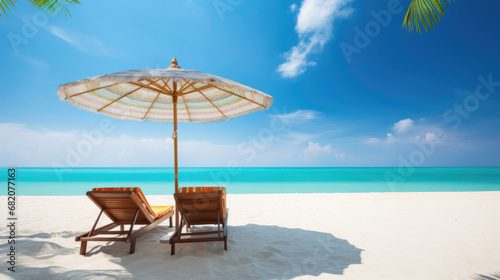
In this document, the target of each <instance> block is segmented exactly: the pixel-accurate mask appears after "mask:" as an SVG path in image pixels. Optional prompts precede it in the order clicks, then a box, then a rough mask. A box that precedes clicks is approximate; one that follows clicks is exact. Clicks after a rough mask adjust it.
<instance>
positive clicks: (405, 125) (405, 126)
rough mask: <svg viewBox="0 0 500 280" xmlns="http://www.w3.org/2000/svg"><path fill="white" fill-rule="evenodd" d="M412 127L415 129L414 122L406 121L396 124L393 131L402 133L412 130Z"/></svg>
mask: <svg viewBox="0 0 500 280" xmlns="http://www.w3.org/2000/svg"><path fill="white" fill-rule="evenodd" d="M412 127H413V121H412V120H411V119H404V120H400V121H399V122H397V123H395V124H394V127H393V129H394V131H395V132H396V133H402V132H405V131H408V130H410V129H411V128H412Z"/></svg>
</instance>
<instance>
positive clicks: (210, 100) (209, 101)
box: [193, 87, 227, 119]
mask: <svg viewBox="0 0 500 280" xmlns="http://www.w3.org/2000/svg"><path fill="white" fill-rule="evenodd" d="M193 88H194V89H196V88H195V87H193ZM196 91H197V92H199V93H200V94H201V95H202V96H203V97H205V99H206V100H208V102H210V104H212V106H214V107H215V109H217V111H219V113H221V114H222V115H223V116H224V118H226V119H227V117H226V115H224V113H222V111H221V110H220V109H219V107H217V106H215V104H214V103H213V102H212V100H210V99H208V97H206V96H205V94H203V92H201V91H199V90H196Z"/></svg>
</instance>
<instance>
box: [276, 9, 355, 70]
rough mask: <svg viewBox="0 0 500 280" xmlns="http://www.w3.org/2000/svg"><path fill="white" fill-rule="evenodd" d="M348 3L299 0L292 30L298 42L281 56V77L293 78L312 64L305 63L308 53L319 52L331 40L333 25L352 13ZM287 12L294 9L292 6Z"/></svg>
mask: <svg viewBox="0 0 500 280" xmlns="http://www.w3.org/2000/svg"><path fill="white" fill-rule="evenodd" d="M350 1H351V0H303V1H302V4H301V6H300V8H299V13H298V15H297V23H296V25H295V31H296V32H297V34H298V37H299V40H300V41H299V43H298V44H297V45H296V46H294V47H292V48H291V49H290V50H289V51H288V52H286V53H285V54H284V57H285V59H286V62H284V63H283V64H281V65H279V66H278V69H277V70H278V72H280V73H281V76H282V77H284V78H293V77H296V76H297V75H300V74H301V73H303V72H304V71H305V70H306V68H307V67H308V66H313V65H315V64H316V63H315V62H313V61H309V60H308V57H309V55H310V54H311V53H314V52H319V51H321V49H322V48H323V46H324V45H325V43H326V42H328V41H329V40H330V38H331V37H332V29H333V22H334V20H335V19H337V18H344V17H347V16H349V15H350V14H351V13H352V9H351V8H349V7H347V4H348V3H349V2H350ZM294 5H295V4H293V5H292V6H290V10H292V11H294V10H297V7H296V5H295V6H294Z"/></svg>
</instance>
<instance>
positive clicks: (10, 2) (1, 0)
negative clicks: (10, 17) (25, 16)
mask: <svg viewBox="0 0 500 280" xmlns="http://www.w3.org/2000/svg"><path fill="white" fill-rule="evenodd" d="M9 6H10V7H9ZM15 7H16V1H14V0H0V9H2V11H0V19H2V17H3V16H4V15H5V16H7V11H9V12H11V13H12V11H11V10H10V8H12V9H14V8H15ZM6 9H7V10H6Z"/></svg>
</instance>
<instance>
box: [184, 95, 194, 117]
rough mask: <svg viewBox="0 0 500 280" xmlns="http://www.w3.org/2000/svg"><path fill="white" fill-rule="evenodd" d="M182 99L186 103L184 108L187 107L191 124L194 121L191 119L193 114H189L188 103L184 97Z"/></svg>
mask: <svg viewBox="0 0 500 280" xmlns="http://www.w3.org/2000/svg"><path fill="white" fill-rule="evenodd" d="M181 97H182V101H184V107H186V111H187V113H188V117H189V121H190V122H191V121H193V120H192V119H191V114H190V113H189V108H188V105H187V103H186V98H184V96H181Z"/></svg>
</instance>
